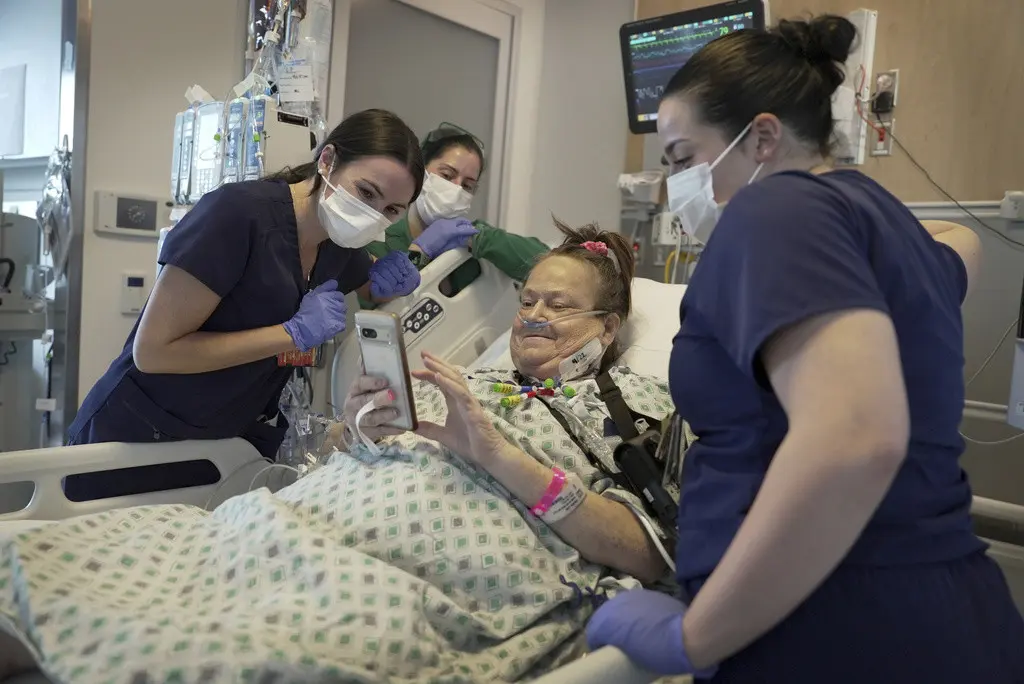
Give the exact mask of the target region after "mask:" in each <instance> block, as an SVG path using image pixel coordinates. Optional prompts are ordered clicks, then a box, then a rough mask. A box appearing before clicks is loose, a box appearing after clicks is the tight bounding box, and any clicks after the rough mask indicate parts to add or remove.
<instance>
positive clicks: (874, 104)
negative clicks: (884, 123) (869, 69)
mask: <svg viewBox="0 0 1024 684" xmlns="http://www.w3.org/2000/svg"><path fill="white" fill-rule="evenodd" d="M899 84H900V70H899V69H890V70H889V71H880V72H878V74H876V75H875V92H874V94H872V96H871V113H872V114H874V115H875V116H876V117H882V118H885V115H886V114H891V113H892V110H894V109H896V96H897V95H898V94H899Z"/></svg>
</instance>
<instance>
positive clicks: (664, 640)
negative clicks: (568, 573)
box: [587, 589, 718, 677]
mask: <svg viewBox="0 0 1024 684" xmlns="http://www.w3.org/2000/svg"><path fill="white" fill-rule="evenodd" d="M685 613H686V604H684V603H683V602H682V601H679V600H678V599H674V598H672V597H671V596H668V595H667V594H662V593H660V592H657V591H650V590H648V589H635V590H633V591H625V592H623V593H621V594H619V595H618V596H616V597H615V598H613V599H612V600H610V601H608V602H607V603H605V604H604V605H603V606H601V607H600V608H598V609H597V612H595V613H594V615H593V616H592V617H591V618H590V623H589V624H588V625H587V645H588V646H589V647H590V650H591V651H596V650H597V649H599V648H601V647H602V646H615V647H616V648H618V649H621V650H622V651H623V652H624V653H625V654H626V655H628V656H629V659H630V660H632V661H633V662H634V663H636V664H637V665H639V666H640V667H642V668H644V669H645V670H649V671H651V672H655V673H657V674H662V675H677V674H678V675H683V674H693V675H697V676H698V677H711V676H712V675H714V673H715V671H716V670H717V669H718V668H717V667H711V668H707V669H705V670H702V671H700V672H695V671H694V669H693V665H691V664H690V659H689V657H687V655H686V650H685V649H684V648H683V615H684V614H685Z"/></svg>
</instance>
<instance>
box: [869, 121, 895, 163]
mask: <svg viewBox="0 0 1024 684" xmlns="http://www.w3.org/2000/svg"><path fill="white" fill-rule="evenodd" d="M895 124H896V119H886V120H885V121H883V122H879V121H876V122H875V123H874V125H875V126H877V127H878V128H881V129H882V130H884V131H885V132H886V135H885V138H884V139H882V136H881V134H880V133H879V131H878V128H872V129H871V144H870V145H869V146H868V151H869V152H870V154H871V156H872V157H891V156H892V135H891V133H892V131H893V126H894V125H895Z"/></svg>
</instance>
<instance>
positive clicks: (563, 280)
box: [510, 256, 618, 380]
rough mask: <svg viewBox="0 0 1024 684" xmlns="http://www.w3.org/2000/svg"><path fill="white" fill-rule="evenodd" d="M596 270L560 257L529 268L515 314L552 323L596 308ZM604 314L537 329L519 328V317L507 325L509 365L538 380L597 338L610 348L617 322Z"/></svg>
mask: <svg viewBox="0 0 1024 684" xmlns="http://www.w3.org/2000/svg"><path fill="white" fill-rule="evenodd" d="M597 278H598V274H597V271H596V270H595V269H594V268H593V267H592V266H591V265H590V264H587V263H585V262H582V261H578V260H576V259H572V258H570V257H564V256H552V257H548V258H547V259H544V260H543V261H541V262H540V263H539V264H537V266H535V267H534V269H533V271H532V272H531V273H530V277H529V278H528V279H527V281H526V284H525V285H524V286H523V291H522V294H521V300H522V304H523V306H522V307H521V309H520V313H521V315H522V316H523V317H525V318H526V319H527V320H531V321H544V320H557V319H558V318H560V317H562V316H567V315H569V314H573V313H579V312H581V311H594V310H596V309H600V308H601V307H600V306H598V302H597ZM610 319H615V317H614V316H612V317H604V316H580V317H577V318H570V319H568V320H566V321H564V322H561V323H557V322H556V323H554V324H552V325H549V326H546V327H544V328H540V329H536V330H534V329H529V328H526V327H524V326H523V323H522V321H520V320H519V317H518V316H517V317H516V320H515V322H514V323H513V325H512V339H511V344H510V349H511V352H512V361H513V362H514V363H515V365H516V368H517V369H518V370H519V372H520V373H522V374H523V375H527V376H530V377H533V378H537V379H538V380H545V379H547V378H555V377H557V376H558V364H559V363H560V362H561V361H562V360H563V359H566V358H568V357H570V356H572V355H573V354H574V353H576V352H577V351H579V349H580V348H581V347H582V346H583V345H585V344H586V343H587V342H589V341H590V340H592V339H594V338H595V337H598V338H600V339H601V343H602V344H603V345H604V346H606V347H607V346H608V345H609V344H611V342H612V340H613V339H614V338H615V333H616V331H617V329H618V323H617V320H610Z"/></svg>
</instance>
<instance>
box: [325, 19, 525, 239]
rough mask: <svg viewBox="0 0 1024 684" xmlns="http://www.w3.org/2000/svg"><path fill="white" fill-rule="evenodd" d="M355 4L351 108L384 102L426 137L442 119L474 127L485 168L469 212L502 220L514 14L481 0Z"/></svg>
mask: <svg viewBox="0 0 1024 684" xmlns="http://www.w3.org/2000/svg"><path fill="white" fill-rule="evenodd" d="M350 8H351V10H350V11H351V14H350V18H349V36H348V60H347V65H346V74H345V76H344V79H345V80H344V83H345V114H346V115H348V114H351V113H353V112H357V111H360V110H362V109H368V108H371V107H379V108H383V109H389V110H391V111H393V112H395V113H396V114H398V115H399V116H401V117H402V118H403V119H404V120H405V121H406V122H407V123H408V124H409V126H411V127H412V129H413V130H414V131H416V133H417V135H419V136H420V137H421V138H422V137H423V135H425V134H426V133H427V132H428V131H430V130H431V129H433V128H434V127H436V126H437V125H438V124H439V123H441V122H443V121H447V122H450V123H454V124H457V125H459V126H461V127H462V128H465V129H466V130H468V131H470V132H471V133H473V134H474V135H476V136H477V137H478V138H480V140H481V141H482V142H483V143H484V146H485V148H486V149H485V151H484V153H485V156H486V158H487V169H486V173H485V174H484V177H483V181H482V183H481V184H480V188H479V190H478V191H477V196H476V200H475V201H474V202H473V213H472V215H471V218H483V219H485V220H487V221H489V222H491V223H494V224H498V223H499V216H500V215H501V202H502V197H501V194H502V193H501V189H502V168H503V152H504V142H505V127H506V118H507V109H508V106H507V103H508V80H509V69H510V65H511V55H512V27H513V17H512V16H511V15H509V14H505V13H504V12H501V11H499V10H497V9H494V8H492V7H490V6H488V5H485V4H483V3H481V2H478V1H477V0H351V1H350ZM339 44H340V45H344V43H343V42H342V41H340V40H338V39H337V38H336V39H335V45H339ZM331 80H332V81H334V82H335V83H337V82H338V79H337V78H336V77H332V79H331Z"/></svg>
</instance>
